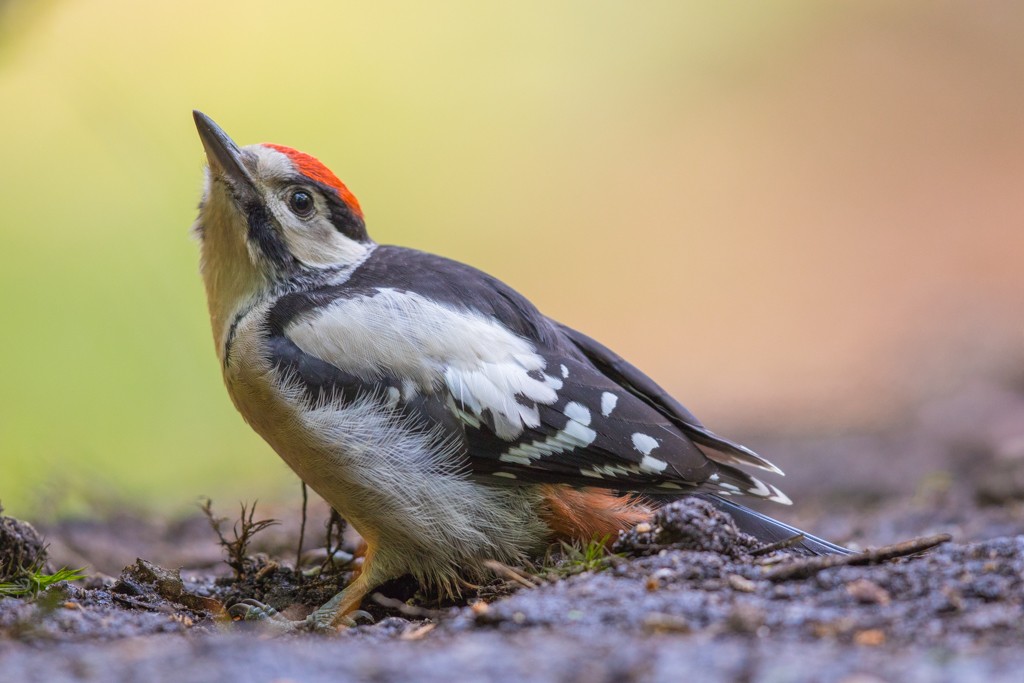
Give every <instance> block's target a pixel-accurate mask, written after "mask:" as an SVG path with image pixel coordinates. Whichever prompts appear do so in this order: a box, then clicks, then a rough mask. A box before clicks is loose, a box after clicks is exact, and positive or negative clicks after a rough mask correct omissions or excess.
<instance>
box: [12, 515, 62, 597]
mask: <svg viewBox="0 0 1024 683" xmlns="http://www.w3.org/2000/svg"><path fill="white" fill-rule="evenodd" d="M3 511H4V509H3V506H0V583H5V582H7V581H10V580H11V579H14V578H16V577H17V576H18V575H20V574H21V573H23V572H24V571H26V570H33V569H34V570H37V571H41V572H44V573H50V572H52V571H53V570H52V569H51V568H49V566H48V565H47V561H46V560H47V558H46V545H45V544H44V543H43V539H42V537H41V536H40V535H39V532H38V531H36V530H35V528H34V527H33V526H32V525H31V524H29V523H28V522H23V521H21V520H20V519H15V518H14V517H5V516H4V515H3Z"/></svg>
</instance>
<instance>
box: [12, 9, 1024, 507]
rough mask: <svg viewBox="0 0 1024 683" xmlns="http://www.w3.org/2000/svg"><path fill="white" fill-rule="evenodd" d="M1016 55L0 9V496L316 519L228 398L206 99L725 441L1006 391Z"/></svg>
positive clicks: (415, 14) (214, 14)
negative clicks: (199, 209)
mask: <svg viewBox="0 0 1024 683" xmlns="http://www.w3.org/2000/svg"><path fill="white" fill-rule="evenodd" d="M1022 35H1024V4H1021V3H1008V2H976V3H934V2H927V1H924V0H922V1H916V2H910V1H908V2H901V3H892V2H888V1H885V2H882V1H876V2H861V1H857V2H854V1H852V0H851V1H848V2H831V3H822V2H817V1H816V0H786V1H778V2H774V3H709V2H705V3H684V2H679V1H678V0H676V1H666V2H644V3H618V2H615V3H612V2H593V1H590V0H585V1H584V0H579V1H576V2H562V3H550V2H517V3H507V4H497V3H480V2H472V1H470V0H465V1H441V2H431V3H414V2H403V3H393V2H372V3H370V2H366V3H345V2H306V3H281V2H264V3H253V2H219V3H213V2H208V1H204V2H197V1H194V0H182V1H179V2H174V3H138V2H129V1H128V0H92V1H91V2H83V1H80V0H79V1H71V0H66V1H51V2H41V1H38V0H31V1H30V0H22V1H20V2H19V1H17V0H14V1H11V0H8V1H7V2H3V0H0V135H2V143H0V148H2V150H3V151H2V155H0V160H2V163H0V310H2V319H3V327H2V332H3V334H2V337H0V502H2V503H3V504H4V505H6V506H7V508H8V511H9V512H12V513H15V514H36V515H49V514H55V513H58V512H76V511H79V512H80V511H83V510H96V509H97V508H102V507H103V505H104V504H106V503H109V502H110V501H121V500H130V501H136V502H138V503H139V504H141V505H143V506H148V507H155V508H158V509H163V510H171V511H174V510H181V509H185V508H187V507H188V506H190V505H192V503H193V501H194V499H195V497H196V496H197V495H199V494H209V495H212V496H214V497H215V498H227V499H229V500H230V499H238V498H244V499H247V500H251V499H252V498H255V497H257V496H260V497H263V498H266V497H276V496H280V495H291V496H294V495H295V494H296V491H297V483H296V480H295V479H294V477H293V476H292V475H291V474H290V473H289V472H288V471H287V470H286V469H285V467H284V465H283V464H281V463H279V461H278V459H277V457H276V456H275V455H273V453H272V452H270V450H269V449H268V448H267V447H266V446H264V445H263V444H262V442H260V441H259V440H258V438H257V437H255V436H254V435H253V434H252V433H251V432H250V431H249V429H248V428H247V427H246V426H245V425H244V424H243V423H242V421H241V419H240V418H239V417H238V416H237V414H236V413H235V411H234V409H233V408H232V406H231V405H230V402H229V400H228V398H227V395H226V392H225V391H224V389H223V387H222V386H221V383H220V377H219V371H218V367H217V363H216V360H215V356H214V351H213V345H212V342H211V339H210V333H209V330H208V326H207V320H206V305H205V301H204V297H203V292H202V289H201V286H200V281H199V277H198V274H197V263H196V260H197V247H196V245H195V244H194V242H193V241H192V239H191V238H190V237H189V234H188V228H189V226H190V224H191V221H192V220H193V218H194V215H195V206H196V203H197V201H198V199H199V188H200V183H201V176H202V166H203V162H204V159H203V153H202V147H201V145H200V143H199V141H198V139H197V137H196V134H195V130H194V127H193V124H192V117H191V110H192V109H193V108H199V109H202V110H203V111H204V112H206V113H207V114H209V115H210V116H212V117H213V118H214V119H215V120H216V121H217V122H218V123H220V124H221V125H222V126H223V127H224V128H225V130H227V131H228V133H229V134H231V135H232V136H233V137H234V138H235V139H236V140H237V141H238V142H239V143H241V144H249V143H253V142H262V141H272V142H278V143H282V144H287V145H291V146H294V147H297V148H299V149H302V150H304V151H307V152H310V153H312V154H314V155H316V156H317V157H319V158H320V159H321V160H322V161H324V162H325V163H326V164H327V165H328V166H329V167H331V168H332V169H333V170H334V171H335V172H336V173H337V174H338V175H339V176H340V177H341V178H343V179H344V180H345V181H346V182H347V183H348V185H349V186H350V188H351V189H352V190H353V191H354V192H355V193H356V195H357V196H358V197H359V198H360V200H361V202H362V205H363V208H364V210H365V211H366V214H367V218H368V224H369V227H370V231H371V234H372V235H373V236H374V237H375V238H376V239H377V240H378V241H380V242H385V243H400V244H405V245H409V246H415V247H418V248H422V249H426V250H430V251H436V252H439V253H442V254H445V255H447V256H451V257H454V258H457V259H460V260H464V261H467V262H470V263H472V264H474V265H476V266H478V267H480V268H482V269H484V270H487V271H489V272H492V273H494V274H495V275H498V276H499V277H501V278H503V279H505V280H506V281H508V282H510V283H511V284H512V285H514V286H515V287H517V288H518V289H520V290H521V291H522V292H523V293H525V294H526V295H527V296H529V297H530V298H532V299H533V300H534V301H535V302H536V303H538V305H539V306H540V307H541V308H542V310H544V311H545V312H547V313H549V314H551V315H553V316H555V317H557V318H559V319H561V320H563V321H565V322H567V323H569V324H571V325H573V326H576V327H578V328H580V329H582V330H584V331H586V332H588V333H590V334H591V335H593V336H596V337H598V338H600V339H602V340H603V341H605V342H606V343H607V344H608V345H610V346H612V347H613V348H616V349H617V350H619V351H620V352H621V353H623V354H624V355H625V356H627V357H628V358H630V359H631V360H633V361H634V362H635V363H636V364H637V365H639V366H640V367H641V368H643V369H645V370H647V371H649V372H650V373H651V374H652V375H653V376H654V377H655V378H656V379H657V380H659V381H660V382H661V383H662V384H664V385H666V386H667V387H668V388H670V389H671V390H672V391H673V392H674V393H675V394H676V395H677V396H678V397H679V398H680V399H681V400H682V401H683V402H684V403H685V404H687V405H688V406H689V407H690V408H691V409H692V410H694V411H695V412H696V413H697V414H698V415H699V416H701V417H702V418H703V419H704V420H705V422H707V423H708V424H709V425H710V426H711V427H712V428H714V429H716V430H718V431H721V432H723V433H726V434H730V433H731V434H736V433H737V432H739V433H741V434H747V435H751V434H753V435H756V434H757V433H759V432H765V433H768V432H771V433H778V432H783V433H805V432H810V431H829V430H842V429H853V428H863V427H865V426H871V425H878V424H885V423H887V422H890V423H891V422H893V421H895V420H899V419H900V416H901V415H902V414H903V412H904V411H905V410H906V409H907V407H908V406H911V405H913V404H914V402H916V401H918V400H920V399H921V398H922V397H924V396H926V395H928V394H929V393H932V392H938V391H944V390H948V388H950V387H952V386H955V385H956V383H958V382H961V381H965V380H966V379H968V378H970V377H971V376H973V375H976V374H982V375H988V376H991V375H993V374H995V375H999V374H1005V373H1012V372H1014V367H1015V365H1014V363H1015V362H1018V361H1020V360H1021V359H1022V356H1024V353H1022V349H1024V343H1022V342H1024V323H1022V317H1021V311H1022V303H1024V267H1022V261H1024V220H1022V219H1024V192H1022V189H1024V87H1022V84H1024V41H1022V40H1021V36H1022ZM1018 376H1019V375H1018ZM752 445H756V442H755V443H753V444H752ZM773 459H780V460H782V461H783V462H784V461H785V459H784V458H776V455H775V454H773Z"/></svg>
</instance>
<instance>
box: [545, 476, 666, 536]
mask: <svg viewBox="0 0 1024 683" xmlns="http://www.w3.org/2000/svg"><path fill="white" fill-rule="evenodd" d="M543 491H544V507H543V509H542V510H541V511H540V516H541V519H543V520H544V522H545V523H547V525H548V526H549V527H551V530H552V531H553V532H554V534H555V537H556V538H559V539H562V540H566V541H582V542H583V543H589V542H591V541H593V540H595V539H598V540H600V539H602V538H607V543H608V544H609V545H610V544H611V543H614V542H615V539H616V538H618V535H619V532H620V531H625V530H626V529H630V528H632V527H633V526H635V525H636V524H638V523H640V522H643V521H645V520H648V519H650V517H651V509H650V508H649V507H647V506H646V505H644V504H643V502H641V501H640V500H639V499H638V498H637V497H636V496H617V495H615V494H614V493H612V492H611V491H605V490H603V489H574V488H572V487H569V486H563V485H554V484H550V485H546V486H544V487H543Z"/></svg>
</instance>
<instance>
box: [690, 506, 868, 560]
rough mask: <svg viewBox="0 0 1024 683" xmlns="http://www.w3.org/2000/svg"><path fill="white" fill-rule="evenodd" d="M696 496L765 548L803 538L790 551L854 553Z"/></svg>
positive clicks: (738, 508)
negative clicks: (728, 518)
mask: <svg viewBox="0 0 1024 683" xmlns="http://www.w3.org/2000/svg"><path fill="white" fill-rule="evenodd" d="M697 495H698V496H699V497H700V498H703V499H704V500H706V501H708V502H709V503H711V504H712V505H714V506H715V507H716V508H718V509H719V510H721V511H722V512H724V513H726V514H727V515H729V516H730V517H732V519H733V521H735V522H736V527H737V528H738V529H739V530H740V531H742V532H743V533H745V534H750V535H751V536H753V537H754V538H756V539H758V540H759V541H763V542H764V543H766V544H771V543H779V542H781V541H786V540H789V539H791V538H793V537H794V536H802V537H803V538H801V539H800V540H799V541H797V542H795V543H793V545H792V546H790V547H791V548H793V549H794V550H798V551H803V552H804V553H806V554H809V555H850V554H852V553H853V551H852V550H848V549H847V548H844V547H843V546H841V545H836V544H835V543H830V542H829V541H826V540H824V539H822V538H818V537H817V536H812V535H811V534H809V533H807V532H806V531H801V530H800V529H797V528H796V527H792V526H790V525H788V524H784V523H782V522H780V521H778V520H777V519H772V518H771V517H769V516H768V515H762V514H761V513H760V512H756V511H754V510H751V509H750V508H748V507H743V506H742V505H737V504H736V503H733V502H732V501H728V500H726V499H724V498H721V497H719V496H716V495H714V494H712V493H699V494H697Z"/></svg>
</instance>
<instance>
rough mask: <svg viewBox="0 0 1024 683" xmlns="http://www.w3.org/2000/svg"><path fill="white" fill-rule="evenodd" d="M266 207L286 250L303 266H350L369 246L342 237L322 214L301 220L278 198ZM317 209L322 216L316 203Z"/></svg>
mask: <svg viewBox="0 0 1024 683" xmlns="http://www.w3.org/2000/svg"><path fill="white" fill-rule="evenodd" d="M269 204H270V207H271V211H272V212H273V213H274V216H275V218H277V222H278V225H280V226H281V231H282V233H283V236H284V241H285V244H286V245H287V246H288V251H289V252H291V254H292V255H293V256H295V258H297V259H298V260H299V261H301V262H302V263H303V264H305V265H307V266H312V267H327V266H335V265H350V264H352V263H355V262H357V261H361V260H362V259H363V258H364V257H365V256H366V253H367V250H368V249H369V248H370V245H369V244H366V243H362V242H356V241H355V240H352V239H349V238H348V237H345V236H344V235H342V234H341V233H340V232H338V231H337V230H335V228H334V226H333V225H331V223H330V222H329V221H328V220H327V219H326V218H323V217H322V215H320V216H316V217H314V218H312V219H310V220H308V221H304V220H302V219H300V218H298V217H297V216H295V215H294V214H293V213H292V212H291V211H290V210H289V209H288V207H287V206H286V205H285V203H284V202H283V201H282V200H281V199H279V198H275V199H272V200H271V201H270V202H269ZM317 208H318V211H320V212H321V214H322V211H323V207H321V206H319V202H318V206H317Z"/></svg>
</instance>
